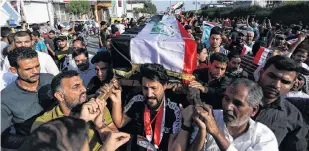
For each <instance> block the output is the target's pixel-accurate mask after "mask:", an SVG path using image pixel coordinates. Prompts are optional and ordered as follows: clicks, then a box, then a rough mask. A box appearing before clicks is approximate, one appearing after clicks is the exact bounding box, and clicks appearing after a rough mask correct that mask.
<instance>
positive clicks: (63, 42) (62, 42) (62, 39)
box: [55, 35, 73, 70]
mask: <svg viewBox="0 0 309 151" xmlns="http://www.w3.org/2000/svg"><path fill="white" fill-rule="evenodd" d="M57 43H58V46H59V48H58V50H57V51H56V53H55V55H56V58H57V60H58V67H59V69H60V70H68V69H67V68H66V67H67V64H64V63H65V60H66V58H67V56H68V55H70V54H72V52H73V49H72V48H71V47H69V46H68V37H67V36H65V35H60V36H59V37H58V39H57Z"/></svg>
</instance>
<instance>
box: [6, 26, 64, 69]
mask: <svg viewBox="0 0 309 151" xmlns="http://www.w3.org/2000/svg"><path fill="white" fill-rule="evenodd" d="M14 42H15V47H16V48H19V47H30V48H32V46H33V44H32V41H31V36H30V35H29V34H28V33H27V32H25V31H19V32H16V33H15V35H14ZM37 53H38V58H39V63H40V66H41V70H40V73H50V74H52V75H57V74H58V73H59V70H58V68H57V65H56V63H55V62H54V60H53V59H52V57H51V56H49V55H48V54H46V53H43V52H37ZM10 67H11V66H10V63H9V60H8V58H7V57H6V58H5V60H4V65H3V69H2V70H3V72H9V68H10Z"/></svg>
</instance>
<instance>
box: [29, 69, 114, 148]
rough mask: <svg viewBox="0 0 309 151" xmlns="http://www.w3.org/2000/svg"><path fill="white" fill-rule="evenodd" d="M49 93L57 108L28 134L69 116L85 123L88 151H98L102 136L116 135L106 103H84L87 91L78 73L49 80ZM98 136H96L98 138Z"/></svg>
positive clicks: (90, 101)
mask: <svg viewBox="0 0 309 151" xmlns="http://www.w3.org/2000/svg"><path fill="white" fill-rule="evenodd" d="M51 93H52V95H53V96H54V98H55V99H56V100H57V101H58V105H57V106H55V107H54V108H53V109H52V110H50V111H47V112H45V113H44V114H43V115H41V116H40V117H38V118H36V120H35V122H34V123H33V125H32V127H31V131H33V130H35V129H36V128H37V127H39V126H40V125H42V124H43V123H46V122H48V121H50V120H53V119H57V118H60V117H64V116H72V117H77V118H80V119H83V120H85V121H86V122H87V123H88V125H89V130H88V138H89V146H90V149H91V150H98V149H99V148H100V147H101V146H102V144H101V139H102V140H104V139H105V137H106V136H105V134H107V133H108V132H110V131H117V129H116V127H115V125H114V124H113V121H112V118H111V116H110V112H109V110H108V109H107V108H106V107H105V105H106V102H105V100H100V99H98V98H96V99H95V98H92V99H90V100H89V101H87V95H86V88H85V87H84V85H83V81H82V79H81V78H80V77H79V75H78V73H77V72H76V71H73V70H69V71H64V72H62V73H60V74H58V75H57V76H55V78H54V79H53V80H52V82H51ZM97 133H98V134H100V135H99V136H98V135H97Z"/></svg>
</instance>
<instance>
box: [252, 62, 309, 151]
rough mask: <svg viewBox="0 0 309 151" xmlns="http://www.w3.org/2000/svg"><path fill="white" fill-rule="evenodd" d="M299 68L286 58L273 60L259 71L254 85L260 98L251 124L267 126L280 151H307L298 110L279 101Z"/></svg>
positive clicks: (302, 122)
mask: <svg viewBox="0 0 309 151" xmlns="http://www.w3.org/2000/svg"><path fill="white" fill-rule="evenodd" d="M298 70H299V66H297V64H296V63H295V62H294V61H293V60H292V59H290V58H287V57H283V56H274V57H272V58H270V59H269V60H268V61H267V62H266V64H265V66H264V68H263V69H261V71H260V72H261V76H260V78H259V81H258V84H259V85H260V86H261V87H262V89H263V94H264V97H263V99H262V105H261V106H260V111H259V113H258V114H257V115H256V117H255V120H256V121H258V122H261V123H263V124H265V125H266V126H268V127H269V128H270V129H271V130H272V131H273V132H274V133H275V135H276V138H277V140H278V144H279V149H280V151H281V150H282V151H290V150H295V151H305V150H307V142H306V138H305V136H306V134H307V133H308V128H307V125H306V123H305V122H304V120H303V117H302V114H301V113H300V112H299V110H298V109H297V108H296V107H295V106H294V105H292V104H291V103H290V102H288V101H287V100H285V99H283V98H280V96H282V95H284V94H286V93H287V92H289V91H290V90H291V88H292V87H293V86H294V83H295V81H296V78H297V74H298V73H297V72H298Z"/></svg>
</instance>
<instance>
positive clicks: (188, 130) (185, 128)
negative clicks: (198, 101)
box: [181, 124, 191, 132]
mask: <svg viewBox="0 0 309 151" xmlns="http://www.w3.org/2000/svg"><path fill="white" fill-rule="evenodd" d="M181 129H182V130H184V131H187V132H190V131H191V127H188V126H186V125H184V124H182V125H181Z"/></svg>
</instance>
